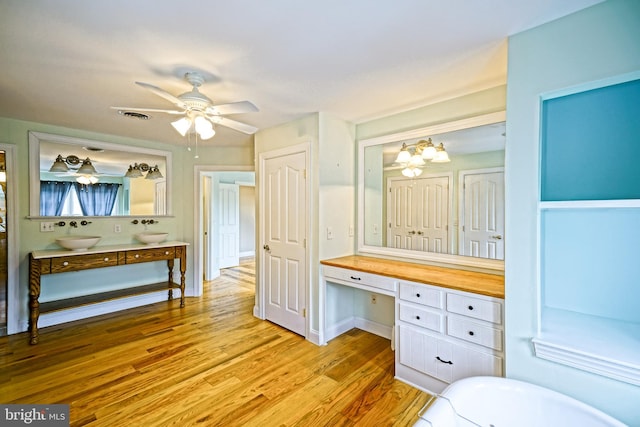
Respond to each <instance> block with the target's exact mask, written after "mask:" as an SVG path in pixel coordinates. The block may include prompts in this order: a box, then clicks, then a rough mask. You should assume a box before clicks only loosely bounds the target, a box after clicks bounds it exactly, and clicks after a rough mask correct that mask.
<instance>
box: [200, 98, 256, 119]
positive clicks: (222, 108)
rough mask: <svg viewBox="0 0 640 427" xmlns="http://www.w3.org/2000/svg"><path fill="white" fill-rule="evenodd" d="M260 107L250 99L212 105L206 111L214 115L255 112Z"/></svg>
mask: <svg viewBox="0 0 640 427" xmlns="http://www.w3.org/2000/svg"><path fill="white" fill-rule="evenodd" d="M256 111H258V107H256V106H255V105H253V104H252V103H251V102H249V101H239V102H231V103H229V104H220V105H212V106H210V107H207V110H206V113H207V114H213V115H222V116H223V115H225V114H238V113H255V112H256Z"/></svg>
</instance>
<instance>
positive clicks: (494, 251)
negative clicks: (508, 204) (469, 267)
mask: <svg viewBox="0 0 640 427" xmlns="http://www.w3.org/2000/svg"><path fill="white" fill-rule="evenodd" d="M463 203H464V209H463V210H462V212H463V215H464V218H463V219H462V221H461V223H462V224H463V227H462V235H463V237H462V239H461V241H462V242H463V244H462V246H461V248H460V255H466V256H475V257H481V258H491V259H504V172H491V173H477V174H465V175H464V184H463Z"/></svg>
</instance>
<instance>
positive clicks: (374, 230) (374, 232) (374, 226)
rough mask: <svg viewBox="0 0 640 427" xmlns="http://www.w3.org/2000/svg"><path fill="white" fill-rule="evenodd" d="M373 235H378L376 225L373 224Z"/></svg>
mask: <svg viewBox="0 0 640 427" xmlns="http://www.w3.org/2000/svg"><path fill="white" fill-rule="evenodd" d="M373 234H378V224H373Z"/></svg>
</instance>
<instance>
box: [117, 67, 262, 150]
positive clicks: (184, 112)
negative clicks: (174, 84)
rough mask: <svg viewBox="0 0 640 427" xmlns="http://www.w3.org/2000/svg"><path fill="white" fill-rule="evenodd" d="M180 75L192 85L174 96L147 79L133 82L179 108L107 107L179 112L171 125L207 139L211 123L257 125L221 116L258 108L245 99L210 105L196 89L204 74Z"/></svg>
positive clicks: (247, 129)
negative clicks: (144, 81) (177, 117)
mask: <svg viewBox="0 0 640 427" xmlns="http://www.w3.org/2000/svg"><path fill="white" fill-rule="evenodd" d="M184 79H185V80H186V81H187V82H189V84H190V85H191V86H193V88H192V89H191V91H189V92H185V93H183V94H181V95H178V96H174V95H172V94H170V93H169V92H167V91H165V90H163V89H160V88H159V87H157V86H154V85H151V84H149V83H143V82H136V84H137V85H139V86H142V87H143V88H145V89H148V90H150V91H151V92H153V93H155V94H156V95H158V96H160V97H162V98H164V99H166V100H168V101H170V102H172V103H173V104H175V105H176V106H177V107H178V108H179V110H164V109H157V108H136V107H111V108H112V109H114V110H120V111H134V112H151V113H164V114H174V115H178V116H183V117H182V118H180V119H178V120H176V121H174V122H172V123H171V125H172V126H173V127H174V128H175V129H176V131H178V133H180V134H181V135H182V136H185V135H186V134H187V133H189V131H195V132H196V134H197V135H199V136H200V138H201V139H209V138H211V137H213V135H215V130H214V129H213V125H214V124H216V125H221V126H225V127H228V128H231V129H234V130H237V131H239V132H243V133H246V134H253V133H255V132H256V131H257V130H258V128H256V127H254V126H251V125H248V124H246V123H241V122H238V121H235V120H231V119H229V118H227V117H225V116H226V115H228V114H239V113H252V112H256V111H258V108H257V107H256V106H255V105H253V104H252V103H251V102H249V101H240V102H232V103H229V104H218V105H214V103H213V101H212V100H211V99H209V98H208V97H207V96H205V95H203V94H202V93H200V91H199V90H198V88H199V87H200V86H201V85H202V83H204V77H203V76H202V75H201V74H200V73H197V72H189V73H186V74H185V75H184Z"/></svg>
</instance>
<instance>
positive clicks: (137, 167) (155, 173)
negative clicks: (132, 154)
mask: <svg viewBox="0 0 640 427" xmlns="http://www.w3.org/2000/svg"><path fill="white" fill-rule="evenodd" d="M142 172H148V173H147V176H145V179H161V178H164V177H163V176H162V173H161V172H160V168H159V167H158V165H155V166H149V165H148V164H146V163H140V164H138V163H134V164H133V166H132V165H129V169H127V173H125V174H124V177H125V178H142V177H143V176H144V174H143V173H142Z"/></svg>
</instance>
